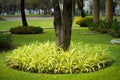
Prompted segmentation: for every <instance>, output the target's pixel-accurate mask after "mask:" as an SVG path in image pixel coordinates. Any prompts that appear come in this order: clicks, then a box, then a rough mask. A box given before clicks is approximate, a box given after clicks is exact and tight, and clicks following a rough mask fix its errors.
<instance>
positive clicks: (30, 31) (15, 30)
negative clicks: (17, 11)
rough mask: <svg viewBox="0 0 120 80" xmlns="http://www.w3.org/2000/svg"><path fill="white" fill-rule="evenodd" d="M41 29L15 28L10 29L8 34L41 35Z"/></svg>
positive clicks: (30, 27)
mask: <svg viewBox="0 0 120 80" xmlns="http://www.w3.org/2000/svg"><path fill="white" fill-rule="evenodd" d="M42 31H43V29H42V28H41V27H33V26H29V27H26V26H18V27H15V28H11V29H10V32H11V33H12V34H39V33H42Z"/></svg>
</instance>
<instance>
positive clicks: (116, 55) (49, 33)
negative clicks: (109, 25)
mask: <svg viewBox="0 0 120 80" xmlns="http://www.w3.org/2000/svg"><path fill="white" fill-rule="evenodd" d="M52 21H53V20H47V21H46V20H45V21H44V20H36V21H28V22H29V25H36V26H41V27H43V28H44V27H52V26H53V23H52ZM18 25H21V21H3V22H0V30H9V28H11V27H15V26H18ZM85 32H90V31H89V29H88V28H80V27H79V26H76V25H74V26H73V29H72V41H73V42H74V43H78V42H83V43H85V44H90V45H96V44H99V45H104V46H106V47H108V49H109V51H110V52H111V53H110V55H111V56H113V59H114V63H113V64H112V65H111V66H109V67H107V68H105V69H102V70H100V71H97V72H92V73H80V74H35V73H28V72H22V71H17V70H13V69H10V68H8V67H7V66H6V56H7V55H9V54H10V51H5V52H0V80H120V45H116V44H110V43H109V42H110V40H111V39H113V37H111V36H109V35H106V34H99V33H96V34H89V35H87V34H82V33H85ZM12 40H13V42H12V44H13V45H15V46H22V45H24V44H30V43H32V42H34V41H39V42H45V41H50V42H55V34H54V30H53V29H45V30H44V32H43V34H34V35H12Z"/></svg>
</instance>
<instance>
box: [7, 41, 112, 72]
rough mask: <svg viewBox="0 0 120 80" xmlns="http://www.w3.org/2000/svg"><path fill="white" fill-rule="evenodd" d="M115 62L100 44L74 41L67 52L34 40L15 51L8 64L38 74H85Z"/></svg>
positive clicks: (53, 45)
mask: <svg viewBox="0 0 120 80" xmlns="http://www.w3.org/2000/svg"><path fill="white" fill-rule="evenodd" d="M111 63H112V59H111V57H110V55H109V51H108V50H107V49H106V48H104V47H102V46H99V45H96V46H90V45H89V44H82V43H78V44H73V43H72V44H71V47H70V49H69V50H68V51H67V52H64V51H63V50H62V49H60V50H58V49H56V47H55V44H54V43H50V42H47V43H39V42H34V43H32V44H30V45H24V46H22V47H19V48H18V49H15V50H14V51H12V53H11V55H10V56H8V60H7V64H8V66H9V67H11V68H14V69H19V70H23V71H28V72H35V73H55V74H58V73H60V74H64V73H85V72H95V71H98V70H100V69H103V68H105V67H107V66H108V65H110V64H111Z"/></svg>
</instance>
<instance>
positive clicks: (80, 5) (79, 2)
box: [77, 0, 85, 17]
mask: <svg viewBox="0 0 120 80" xmlns="http://www.w3.org/2000/svg"><path fill="white" fill-rule="evenodd" d="M77 4H78V8H79V10H80V14H81V17H85V12H84V10H83V7H84V4H83V0H77Z"/></svg>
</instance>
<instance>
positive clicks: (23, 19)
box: [20, 0, 28, 26]
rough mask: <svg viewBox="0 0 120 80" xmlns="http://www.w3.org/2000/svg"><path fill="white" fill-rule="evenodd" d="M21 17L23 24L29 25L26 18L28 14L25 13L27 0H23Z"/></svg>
mask: <svg viewBox="0 0 120 80" xmlns="http://www.w3.org/2000/svg"><path fill="white" fill-rule="evenodd" d="M20 9H21V17H22V23H23V26H28V24H27V20H26V15H25V0H21V8H20Z"/></svg>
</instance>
